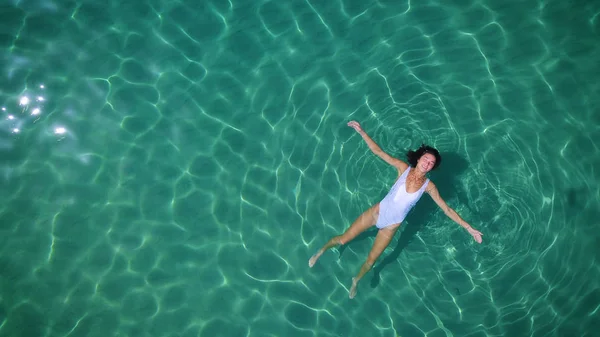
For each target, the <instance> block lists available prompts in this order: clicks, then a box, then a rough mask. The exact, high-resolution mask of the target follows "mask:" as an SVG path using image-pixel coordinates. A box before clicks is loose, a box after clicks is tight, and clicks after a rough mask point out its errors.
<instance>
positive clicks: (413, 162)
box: [406, 144, 442, 171]
mask: <svg viewBox="0 0 600 337" xmlns="http://www.w3.org/2000/svg"><path fill="white" fill-rule="evenodd" d="M425 153H430V154H432V155H433V156H434V157H435V164H434V165H433V168H432V169H431V170H432V171H433V170H435V169H436V168H437V167H438V166H440V164H441V163H442V156H440V153H439V152H438V150H436V149H434V148H433V147H431V146H429V145H425V144H421V147H420V148H418V149H416V150H415V151H413V150H409V151H408V152H407V153H406V158H407V159H408V164H409V165H410V166H411V167H416V166H417V161H419V158H421V157H422V156H423V155H424V154H425Z"/></svg>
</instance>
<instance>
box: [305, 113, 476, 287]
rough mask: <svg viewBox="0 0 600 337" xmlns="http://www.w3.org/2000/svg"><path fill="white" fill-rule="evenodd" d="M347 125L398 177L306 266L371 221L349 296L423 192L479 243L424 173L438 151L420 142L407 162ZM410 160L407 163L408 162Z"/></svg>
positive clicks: (438, 159)
mask: <svg viewBox="0 0 600 337" xmlns="http://www.w3.org/2000/svg"><path fill="white" fill-rule="evenodd" d="M348 126H350V127H351V128H353V129H354V130H356V131H357V132H358V133H359V134H360V135H361V136H362V137H363V139H364V140H365V142H366V143H367V145H368V146H369V149H371V151H373V153H375V154H376V155H377V156H379V157H380V158H381V159H383V160H384V161H385V162H386V163H388V164H390V165H392V166H394V167H395V168H396V169H397V170H398V178H397V180H396V182H395V183H394V186H392V189H391V190H390V191H389V192H388V194H387V195H386V196H385V198H383V200H382V201H381V202H379V203H377V204H375V205H374V206H373V207H371V208H369V209H368V210H366V211H365V212H364V213H363V214H361V215H360V216H359V217H358V218H357V219H356V220H355V221H354V223H353V224H352V225H351V226H350V228H348V229H347V230H346V231H345V232H344V234H342V235H338V236H334V237H333V238H331V240H329V241H328V242H327V243H326V244H325V245H324V246H323V248H321V249H320V250H319V251H318V252H317V253H316V254H315V255H313V256H312V257H311V258H310V260H309V261H308V265H309V266H310V267H312V266H314V265H315V263H316V262H317V260H318V259H319V257H321V255H322V254H323V253H324V252H325V251H326V250H328V249H329V248H332V247H333V246H336V245H344V244H347V243H348V242H350V241H351V240H352V239H354V238H355V237H356V236H357V235H358V234H360V233H362V232H364V231H365V230H366V229H368V228H369V227H371V226H373V225H375V226H377V228H378V229H379V231H378V233H377V236H376V238H375V243H373V248H371V252H370V253H369V256H368V257H367V261H365V263H364V264H363V265H362V267H361V268H360V271H359V272H358V275H356V277H354V278H353V279H352V287H351V288H350V298H354V296H356V287H357V285H358V281H360V279H361V278H362V277H363V276H364V275H365V274H366V273H367V272H368V271H369V270H370V269H371V267H372V266H373V264H374V263H375V260H377V258H378V257H379V255H381V253H382V252H383V250H384V249H385V248H386V247H387V246H388V245H389V244H390V242H391V241H392V238H393V237H394V234H395V233H396V231H397V230H398V228H399V227H400V224H401V223H402V221H403V220H404V218H405V217H406V215H407V214H408V212H409V211H410V210H411V209H412V207H413V206H414V205H415V204H416V203H417V201H419V199H420V198H421V195H422V194H423V192H427V193H429V195H430V196H431V198H432V199H433V201H435V203H436V204H437V205H438V206H439V207H440V208H441V209H442V210H443V211H444V213H445V214H446V215H447V216H448V217H449V218H450V219H452V220H454V222H456V223H458V224H459V225H461V226H462V227H464V228H465V229H466V230H467V231H468V232H469V234H471V235H472V236H473V238H474V239H475V241H477V243H481V236H482V235H483V234H481V232H479V231H478V230H476V229H474V228H473V227H471V226H470V225H469V224H468V223H467V222H466V221H464V220H463V219H462V218H461V217H460V216H459V215H458V214H457V213H456V211H454V210H453V209H452V208H450V207H449V206H448V205H447V204H446V202H445V201H444V200H443V199H442V198H441V197H440V194H439V192H438V189H437V187H436V186H435V184H434V183H433V182H431V181H429V179H428V178H427V177H426V174H427V173H428V172H429V171H431V170H433V169H435V168H437V167H438V166H439V165H440V163H441V161H442V158H441V157H440V154H439V152H438V151H437V150H436V149H434V148H432V147H430V146H426V145H422V146H421V147H420V148H419V149H417V150H416V151H408V154H407V157H408V164H407V163H405V162H403V161H402V160H399V159H396V158H393V157H391V156H390V155H388V154H387V153H385V152H383V150H381V148H380V147H379V146H378V145H377V144H376V143H375V142H374V141H373V139H371V137H369V135H367V133H366V132H364V131H363V129H362V128H361V127H360V124H359V123H358V122H355V121H351V122H350V123H348ZM409 164H410V165H409Z"/></svg>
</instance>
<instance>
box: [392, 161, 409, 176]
mask: <svg viewBox="0 0 600 337" xmlns="http://www.w3.org/2000/svg"><path fill="white" fill-rule="evenodd" d="M393 165H394V167H395V168H396V169H398V175H402V173H404V171H406V169H407V168H408V164H407V163H405V162H404V161H402V160H400V159H396V158H394V164H393Z"/></svg>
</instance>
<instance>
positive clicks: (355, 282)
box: [350, 277, 358, 298]
mask: <svg viewBox="0 0 600 337" xmlns="http://www.w3.org/2000/svg"><path fill="white" fill-rule="evenodd" d="M357 285H358V281H357V280H356V277H353V278H352V288H350V298H354V296H356V286H357Z"/></svg>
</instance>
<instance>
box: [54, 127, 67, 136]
mask: <svg viewBox="0 0 600 337" xmlns="http://www.w3.org/2000/svg"><path fill="white" fill-rule="evenodd" d="M65 132H67V129H65V128H63V127H60V128H56V129H54V133H55V134H57V135H62V134H64V133H65Z"/></svg>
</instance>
